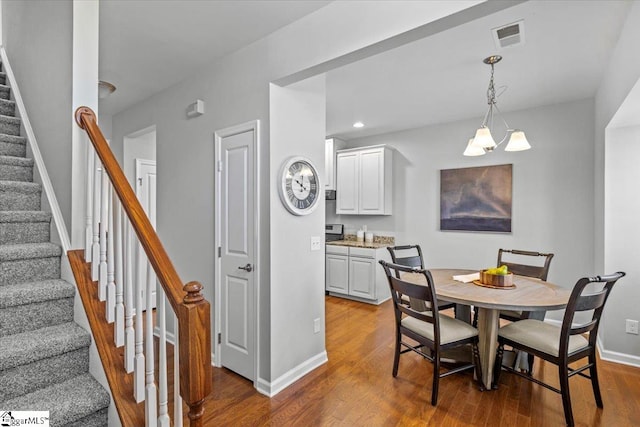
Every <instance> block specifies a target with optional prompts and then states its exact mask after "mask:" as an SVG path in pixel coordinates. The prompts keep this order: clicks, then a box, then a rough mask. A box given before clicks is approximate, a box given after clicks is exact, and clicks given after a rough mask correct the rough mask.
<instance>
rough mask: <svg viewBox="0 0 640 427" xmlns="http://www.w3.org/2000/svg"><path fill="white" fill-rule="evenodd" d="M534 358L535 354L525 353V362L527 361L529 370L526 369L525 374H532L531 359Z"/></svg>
mask: <svg viewBox="0 0 640 427" xmlns="http://www.w3.org/2000/svg"><path fill="white" fill-rule="evenodd" d="M534 360H535V356H534V355H533V354H531V353H529V354H528V355H527V362H528V363H529V370H528V371H527V375H529V376H531V375H533V361H534Z"/></svg>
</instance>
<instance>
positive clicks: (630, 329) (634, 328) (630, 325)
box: [625, 319, 638, 335]
mask: <svg viewBox="0 0 640 427" xmlns="http://www.w3.org/2000/svg"><path fill="white" fill-rule="evenodd" d="M625 332H626V333H628V334H634V335H638V321H637V320H631V319H627V326H626V328H625Z"/></svg>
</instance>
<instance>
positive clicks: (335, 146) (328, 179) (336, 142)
mask: <svg viewBox="0 0 640 427" xmlns="http://www.w3.org/2000/svg"><path fill="white" fill-rule="evenodd" d="M344 146H345V142H344V141H342V140H340V139H338V138H327V139H325V141H324V173H325V177H324V189H325V190H335V189H336V151H337V150H340V149H342V148H344Z"/></svg>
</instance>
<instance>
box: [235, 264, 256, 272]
mask: <svg viewBox="0 0 640 427" xmlns="http://www.w3.org/2000/svg"><path fill="white" fill-rule="evenodd" d="M238 268H239V269H240V270H244V271H246V272H247V273H249V272H250V271H251V270H253V267H252V266H251V264H247V265H245V266H244V267H238Z"/></svg>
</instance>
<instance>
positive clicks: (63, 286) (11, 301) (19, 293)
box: [0, 279, 76, 309]
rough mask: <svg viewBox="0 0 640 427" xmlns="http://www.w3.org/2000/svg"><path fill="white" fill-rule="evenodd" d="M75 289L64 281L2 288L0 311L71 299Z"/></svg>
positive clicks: (27, 283) (55, 280)
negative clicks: (19, 306)
mask: <svg viewBox="0 0 640 427" xmlns="http://www.w3.org/2000/svg"><path fill="white" fill-rule="evenodd" d="M75 291H76V290H75V287H74V286H73V285H72V284H71V283H69V282H67V281H65V280H62V279H50V280H41V281H38V282H25V283H16V284H12V285H4V286H0V309H3V308H7V307H13V306H18V305H27V304H33V303H38V302H44V301H51V300H57V299H61V298H71V297H73V296H74V295H75Z"/></svg>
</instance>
